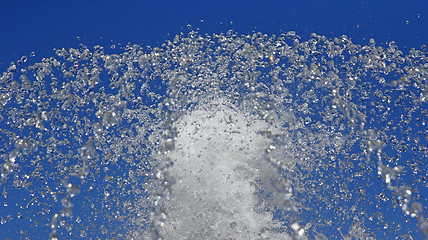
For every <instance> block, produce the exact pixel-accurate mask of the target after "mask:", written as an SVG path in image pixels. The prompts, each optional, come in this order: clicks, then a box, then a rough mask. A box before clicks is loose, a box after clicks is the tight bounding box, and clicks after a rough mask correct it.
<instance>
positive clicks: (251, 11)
mask: <svg viewBox="0 0 428 240" xmlns="http://www.w3.org/2000/svg"><path fill="white" fill-rule="evenodd" d="M427 5H428V3H426V1H422V0H419V1H398V0H393V1H386V0H382V1H336V0H328V1H319V0H318V1H317V0H309V1H303V0H298V1H266V2H263V3H260V1H211V2H205V1H156V2H154V1H120V2H119V1H111V0H107V1H80V0H75V1H4V2H3V3H2V7H1V9H0V22H1V24H0V32H1V35H2V37H1V40H0V43H1V44H0V53H1V56H0V69H1V70H2V71H4V70H5V69H6V68H7V66H8V65H9V63H10V61H11V60H14V59H17V58H20V57H21V56H23V55H29V54H30V53H31V52H33V51H35V52H36V54H37V56H39V57H42V56H50V55H51V53H52V51H51V50H52V49H53V48H59V47H61V48H62V47H66V48H67V47H72V46H76V45H77V44H78V43H79V42H82V43H85V44H87V45H88V46H91V45H95V44H101V45H106V44H109V43H111V41H112V42H113V43H118V42H121V43H127V42H132V43H144V44H147V45H156V44H159V43H162V42H163V41H164V40H165V39H168V36H170V35H174V34H176V33H179V32H180V31H182V28H184V27H186V25H187V24H191V25H192V26H194V27H200V29H201V31H202V32H211V33H212V32H219V31H225V30H229V29H234V30H235V31H237V32H239V33H242V34H245V33H250V32H252V31H253V30H255V31H261V32H263V33H267V34H271V33H276V34H278V33H280V32H282V31H289V30H295V31H296V32H297V33H298V34H299V35H302V36H305V35H306V36H309V35H310V33H312V32H316V33H318V34H322V35H326V36H328V37H333V36H340V35H343V34H346V35H348V36H350V37H352V39H354V41H355V42H360V43H365V42H367V41H368V39H369V38H371V37H374V38H375V39H376V41H377V42H378V43H384V42H385V41H391V40H394V41H396V42H397V44H398V46H400V48H401V47H420V45H422V44H425V42H424V40H425V39H427V35H428V33H427V30H426V24H427V23H428V20H427V18H428V16H427V14H428V13H427V9H428V6H427ZM201 20H204V23H203V24H201ZM77 37H80V41H78V40H77Z"/></svg>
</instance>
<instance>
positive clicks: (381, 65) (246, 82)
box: [0, 31, 428, 239]
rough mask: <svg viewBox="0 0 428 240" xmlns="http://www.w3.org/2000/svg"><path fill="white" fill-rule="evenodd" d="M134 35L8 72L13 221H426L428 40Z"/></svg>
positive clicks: (246, 230)
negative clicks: (400, 44)
mask: <svg viewBox="0 0 428 240" xmlns="http://www.w3.org/2000/svg"><path fill="white" fill-rule="evenodd" d="M122 51H123V52H122V53H120V54H108V53H106V52H105V51H104V48H103V47H102V46H95V47H94V49H93V50H90V49H89V48H87V47H86V46H85V45H81V46H80V47H79V48H78V49H68V50H67V49H57V50H56V55H57V56H55V57H50V58H44V59H43V60H42V61H41V62H39V63H31V58H29V59H28V60H26V61H25V62H23V61H20V62H17V63H16V64H15V63H12V64H11V66H10V67H9V68H8V69H7V71H6V72H4V73H3V74H2V76H1V79H0V87H1V88H0V103H1V104H0V114H1V115H0V121H1V128H0V129H1V132H0V137H1V138H0V139H1V141H2V146H4V147H3V148H2V149H1V154H2V158H3V162H2V163H1V177H0V182H1V186H2V190H3V191H2V196H3V197H2V200H1V201H2V205H3V208H2V209H1V211H0V214H1V223H2V225H1V229H0V230H1V232H2V233H4V234H5V236H6V237H9V238H17V237H28V238H46V237H47V236H50V237H51V239H57V238H59V239H61V238H70V237H72V238H78V237H85V238H86V237H94V238H95V237H100V238H105V239H118V238H119V239H122V238H126V239H150V238H152V239H160V238H164V239H198V238H199V239H201V238H205V239H248V238H251V239H287V238H290V239H314V238H315V239H330V238H332V237H334V236H340V237H341V238H343V239H352V238H356V239H369V238H385V237H389V236H396V237H398V238H405V237H407V238H412V236H414V237H415V238H417V237H418V236H419V237H423V236H425V237H427V236H428V227H427V226H428V224H427V220H426V212H425V211H426V206H424V202H426V196H425V195H424V194H423V193H424V191H425V189H426V184H427V183H426V175H427V172H426V169H427V166H426V161H423V160H424V159H426V158H427V156H426V141H427V138H426V136H425V135H426V98H427V91H426V84H427V83H426V79H427V64H426V62H427V58H426V51H425V50H415V49H411V50H410V52H409V53H408V54H407V55H405V54H403V52H401V51H400V50H399V49H398V48H397V46H396V45H395V44H394V42H391V43H389V44H388V45H386V46H384V47H381V46H377V45H376V42H375V41H374V40H370V42H369V44H368V45H365V46H361V45H357V44H354V43H352V41H351V40H350V39H349V38H347V37H346V36H340V37H337V38H334V39H328V38H326V37H323V36H320V35H317V34H312V35H311V37H310V39H308V40H306V41H302V40H301V37H300V36H298V35H297V34H296V33H294V32H288V33H284V34H281V35H279V36H274V35H272V36H268V35H266V34H262V33H253V34H252V35H242V36H240V35H238V34H236V33H235V32H233V31H229V32H227V33H225V34H213V35H212V36H210V35H205V36H201V35H198V33H197V32H194V31H190V32H189V33H188V34H187V35H186V36H185V35H184V34H181V35H178V36H176V37H175V38H174V39H173V40H171V41H166V42H165V43H164V44H162V45H161V46H159V47H146V48H143V47H141V46H138V45H127V46H125V47H124V48H123V49H122ZM30 64H32V65H30ZM424 134H425V135H424ZM406 217H407V219H406ZM396 219H401V220H396ZM415 225H417V226H419V230H415V229H417V228H415V227H414V226H415ZM10 226H13V228H11V227H10ZM15 228H18V229H20V230H21V231H18V230H17V229H15Z"/></svg>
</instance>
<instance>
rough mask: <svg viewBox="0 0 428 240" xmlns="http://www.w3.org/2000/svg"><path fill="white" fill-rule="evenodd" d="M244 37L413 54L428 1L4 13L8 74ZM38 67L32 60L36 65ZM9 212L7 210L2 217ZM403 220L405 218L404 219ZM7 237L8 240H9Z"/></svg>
mask: <svg viewBox="0 0 428 240" xmlns="http://www.w3.org/2000/svg"><path fill="white" fill-rule="evenodd" d="M188 24H190V25H191V26H192V27H193V29H196V28H199V29H200V32H201V33H216V32H225V31H227V30H229V29H233V30H234V31H236V32H238V33H240V34H247V33H251V32H252V31H260V32H263V33H267V34H277V35H279V34H280V33H282V32H287V31H290V30H293V31H296V32H297V34H298V35H300V36H302V38H304V39H307V38H309V36H310V34H311V33H312V32H316V33H318V34H320V35H325V36H327V37H336V36H341V35H348V36H350V37H351V38H352V39H353V42H355V43H359V44H366V43H367V42H368V40H369V39H370V38H374V39H375V40H376V42H377V43H378V44H380V45H382V44H385V43H386V42H389V41H395V42H396V43H397V45H398V46H399V48H400V49H401V50H402V51H403V52H405V53H407V51H408V50H409V49H410V48H418V49H419V48H420V47H421V45H423V44H426V43H427V39H428V28H427V25H428V2H427V1H423V0H418V1H398V0H389V1H388V0H380V1H337V0H326V1H321V0H308V1H303V0H296V1H264V2H262V1H249V0H247V1H243V0H239V1H211V2H203V1H193V0H192V1H111V0H106V1H81V0H75V1H4V2H3V3H2V4H1V6H0V71H1V72H3V71H5V70H6V69H7V67H8V66H9V64H10V62H11V61H16V60H18V59H20V58H21V57H22V56H29V55H30V53H31V52H35V53H36V56H35V58H36V60H40V59H41V58H42V57H50V56H53V55H54V53H53V49H54V48H63V47H64V48H70V47H77V46H78V44H79V43H83V44H85V45H88V46H89V47H90V48H91V47H92V46H94V45H97V44H99V45H103V46H106V47H107V46H110V45H111V44H117V43H122V44H126V43H128V42H130V43H137V44H143V45H151V46H156V45H160V44H161V43H163V42H164V41H165V40H167V39H172V38H173V36H174V35H175V34H178V33H180V32H182V31H185V30H186V29H187V25H188ZM36 60H32V61H36ZM0 212H1V211H0ZM398 214H401V213H400V212H398ZM1 237H2V236H1V233H0V238H1Z"/></svg>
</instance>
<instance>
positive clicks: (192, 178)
mask: <svg viewBox="0 0 428 240" xmlns="http://www.w3.org/2000/svg"><path fill="white" fill-rule="evenodd" d="M254 118H255V117H254V116H251V115H249V114H245V113H243V112H241V111H240V110H239V109H237V108H236V107H233V106H231V105H230V104H228V103H227V102H226V101H221V100H220V101H217V102H215V103H212V104H206V105H203V106H199V107H198V108H197V109H195V110H193V111H192V112H190V113H189V114H188V115H186V116H183V117H182V118H181V119H180V120H179V121H178V122H177V123H176V124H175V125H174V126H175V127H176V128H177V132H178V136H177V140H176V143H175V149H174V150H173V151H171V152H170V153H169V154H168V155H167V156H168V157H169V158H171V160H172V161H173V163H174V165H173V166H172V167H171V168H170V169H168V173H169V174H170V175H171V176H173V177H174V178H175V180H176V181H177V182H176V184H174V185H173V187H172V195H171V199H170V200H169V201H168V203H167V207H166V208H167V211H166V212H167V218H166V219H167V220H166V222H165V227H164V228H165V229H164V230H163V234H164V236H165V239H288V237H287V235H286V234H285V233H281V232H282V231H281V228H280V224H279V223H277V222H274V221H273V216H272V213H271V212H267V211H265V210H264V203H263V202H261V201H260V199H259V198H258V197H257V195H256V192H257V190H258V188H259V187H260V186H258V185H257V183H256V181H257V179H258V178H260V176H265V175H270V176H271V177H275V176H276V175H278V174H277V171H278V170H277V169H276V170H275V169H273V167H270V165H269V164H268V161H267V160H266V159H265V158H266V150H267V149H268V147H269V145H270V144H271V140H270V139H267V138H266V137H265V136H263V135H262V134H261V132H263V131H272V132H274V131H279V130H278V129H274V127H273V126H272V125H268V124H267V123H266V122H265V121H264V120H257V119H254Z"/></svg>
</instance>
